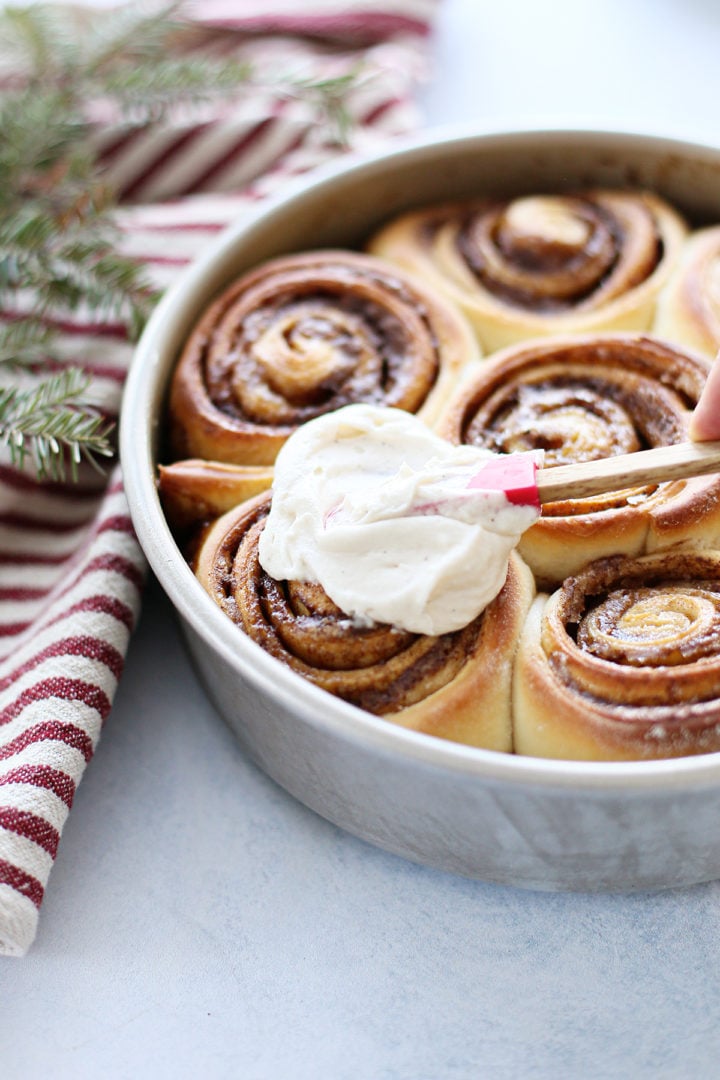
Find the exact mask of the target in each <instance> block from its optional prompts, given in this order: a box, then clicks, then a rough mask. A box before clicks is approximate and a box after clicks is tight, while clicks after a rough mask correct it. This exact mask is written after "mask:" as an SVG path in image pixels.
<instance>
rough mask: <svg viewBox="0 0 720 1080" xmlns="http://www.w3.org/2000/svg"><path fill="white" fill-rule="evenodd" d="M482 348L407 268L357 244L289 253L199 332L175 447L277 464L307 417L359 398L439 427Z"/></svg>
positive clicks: (253, 277) (184, 365)
mask: <svg viewBox="0 0 720 1080" xmlns="http://www.w3.org/2000/svg"><path fill="white" fill-rule="evenodd" d="M477 356H478V348H477V345H476V343H475V340H474V338H473V335H472V332H471V330H470V328H469V326H467V324H466V323H465V321H464V319H463V318H462V316H461V315H459V313H457V312H456V311H455V310H454V309H453V308H452V306H451V305H450V304H448V303H447V302H446V301H444V300H442V299H437V298H435V297H434V296H432V295H431V294H430V292H429V291H427V290H426V289H425V288H424V286H422V285H419V284H416V283H415V282H413V281H412V280H411V279H410V278H409V277H408V276H407V275H406V274H404V273H403V272H401V271H400V270H397V269H396V268H394V267H391V266H389V265H388V264H386V263H383V262H382V261H380V260H377V259H374V258H371V257H369V256H366V255H359V254H355V253H351V252H345V251H317V252H311V253H307V254H301V255H290V256H287V257H281V258H278V259H275V260H273V261H271V262H268V263H265V264H264V265H262V266H260V267H259V268H257V269H256V270H254V271H252V272H250V273H248V274H246V275H244V276H243V277H242V278H240V280H239V281H236V282H235V283H234V284H233V285H231V286H230V287H229V288H228V289H226V290H225V292H223V293H222V295H221V296H220V297H218V298H217V299H216V300H215V302H214V303H213V304H211V306H210V307H209V308H208V310H207V311H206V312H205V314H204V315H203V317H202V318H201V319H200V321H199V323H198V324H197V326H196V327H195V329H194V330H193V332H192V333H191V335H190V337H189V339H188V341H187V344H186V345H185V348H184V350H183V352H182V355H181V357H180V360H179V363H178V365H177V368H176V371H175V374H174V377H173V380H172V384H171V390H170V398H169V408H168V418H169V435H170V444H171V455H172V456H173V457H174V458H195V457H198V458H206V459H208V460H211V461H224V462H230V463H235V464H240V465H269V464H272V462H273V461H274V459H275V457H276V455H277V452H278V450H279V449H280V447H281V445H282V444H283V443H284V442H285V440H286V439H287V438H288V436H289V435H290V434H291V433H292V432H293V431H294V430H295V428H296V427H297V426H298V425H299V424H302V423H304V422H305V421H306V420H310V419H312V418H313V417H316V416H319V415H320V414H321V413H325V412H330V411H331V410H334V409H337V408H340V407H341V406H342V405H347V404H350V403H354V402H372V403H374V404H378V405H382V404H385V405H392V406H395V407H397V408H401V409H406V410H408V411H409V412H416V413H418V414H419V415H420V416H422V418H423V419H424V420H425V421H426V423H428V424H430V425H432V423H433V422H434V421H435V419H436V417H437V415H438V412H439V410H440V408H441V406H442V405H443V403H444V402H445V400H446V398H447V396H448V394H449V392H450V389H451V387H452V386H453V385H454V382H455V380H456V377H457V375H458V373H459V371H460V370H461V368H463V366H464V365H465V364H466V363H467V362H468V361H469V360H472V359H474V358H476V357H477Z"/></svg>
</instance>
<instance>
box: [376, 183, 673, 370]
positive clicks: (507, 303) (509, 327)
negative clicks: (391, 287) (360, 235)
mask: <svg viewBox="0 0 720 1080" xmlns="http://www.w3.org/2000/svg"><path fill="white" fill-rule="evenodd" d="M686 232H687V227H686V224H685V222H684V221H683V220H682V218H681V217H680V216H679V215H678V214H677V213H676V212H675V211H674V210H673V208H672V207H671V206H670V205H669V204H668V203H666V202H665V201H664V200H663V199H660V198H658V197H657V196H656V195H654V194H652V193H650V192H645V191H629V190H627V191H622V190H614V189H601V188H593V189H589V190H584V191H576V192H556V193H547V194H545V193H538V194H531V195H526V196H519V197H516V198H508V199H480V200H475V201H472V202H458V203H450V204H446V205H441V206H435V207H428V208H425V209H421V210H417V211H411V212H409V213H406V214H404V215H401V216H400V217H399V218H396V219H395V220H394V221H391V222H390V223H389V224H387V225H386V226H384V227H383V228H382V229H381V230H380V231H379V232H378V233H377V234H376V235H375V236H374V237H372V239H371V240H370V242H369V245H368V249H369V250H370V251H372V252H374V253H375V254H377V255H382V256H384V257H385V258H387V259H389V260H390V261H392V262H395V263H397V264H398V265H400V266H403V267H405V268H406V269H409V270H413V271H414V272H416V273H417V274H419V275H420V276H421V277H422V278H423V279H424V280H425V281H427V282H428V283H432V284H433V285H434V286H435V287H436V288H438V289H440V290H441V291H444V292H445V293H446V294H447V295H448V296H450V297H451V298H452V299H453V300H454V301H455V302H456V303H457V304H458V305H459V306H460V307H461V308H462V310H463V311H464V312H465V314H466V315H467V316H468V318H469V319H470V321H471V322H472V324H473V326H474V328H475V331H476V333H477V335H478V337H479V340H480V341H481V342H482V343H483V347H484V348H485V349H486V350H488V351H494V350H495V349H498V348H502V347H504V346H506V345H508V344H511V343H512V342H515V341H522V340H523V339H526V338H529V337H535V336H538V335H540V334H546V333H572V332H578V333H579V332H583V331H589V330H602V329H609V330H610V329H617V330H621V329H638V330H641V329H647V328H649V327H650V325H651V322H652V318H653V314H654V309H655V299H656V296H657V292H658V290H659V289H660V288H661V286H662V285H663V283H664V282H665V281H666V279H667V276H668V274H669V272H670V270H671V269H672V267H673V266H674V264H675V262H676V260H677V254H678V251H679V249H680V246H681V244H682V242H683V240H684V237H685V235H686Z"/></svg>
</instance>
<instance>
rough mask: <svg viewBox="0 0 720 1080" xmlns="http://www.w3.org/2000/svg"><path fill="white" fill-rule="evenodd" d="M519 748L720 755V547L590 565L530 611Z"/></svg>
mask: <svg viewBox="0 0 720 1080" xmlns="http://www.w3.org/2000/svg"><path fill="white" fill-rule="evenodd" d="M513 702H514V721H513V722H514V731H515V748H516V750H517V752H518V753H521V754H531V755H535V756H537V757H554V758H569V759H593V760H598V761H604V760H637V759H643V758H668V757H680V756H684V755H688V754H702V753H708V752H710V751H716V750H720V551H705V552H700V551H693V550H689V549H688V550H682V549H681V550H677V551H673V552H663V553H655V554H653V555H645V556H643V557H641V558H638V559H627V558H625V557H622V556H619V557H614V558H609V559H604V560H600V561H598V562H595V563H592V564H590V565H589V566H588V567H586V568H585V569H584V570H583V571H582V572H581V573H580V574H578V575H576V576H574V577H570V578H569V579H568V580H567V581H565V583H564V584H563V585H562V587H561V588H560V589H558V590H557V591H556V592H555V593H554V594H553V595H552V596H550V597H547V596H540V597H538V598H537V600H536V601H535V603H534V604H533V606H532V608H531V611H530V614H529V616H528V620H527V623H526V626H525V630H524V632H523V635H522V638H521V644H520V647H519V650H518V657H517V664H516V668H515V675H514V687H513Z"/></svg>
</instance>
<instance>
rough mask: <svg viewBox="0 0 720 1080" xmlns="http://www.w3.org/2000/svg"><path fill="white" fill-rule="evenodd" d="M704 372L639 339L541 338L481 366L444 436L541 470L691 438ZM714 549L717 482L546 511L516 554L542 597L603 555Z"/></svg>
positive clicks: (701, 363)
mask: <svg viewBox="0 0 720 1080" xmlns="http://www.w3.org/2000/svg"><path fill="white" fill-rule="evenodd" d="M708 370H709V363H708V361H707V360H706V359H705V358H704V357H701V356H700V355H699V354H694V353H690V352H688V351H685V350H683V349H681V348H679V347H678V348H675V347H674V346H673V345H671V344H670V343H668V342H664V341H661V340H660V339H657V338H654V337H651V336H649V335H641V334H603V335H600V334H599V335H596V336H593V337H589V336H577V337H566V338H552V339H548V340H540V341H538V340H536V341H534V342H529V343H528V344H527V345H524V346H517V347H515V348H511V349H507V350H504V351H502V352H499V353H497V354H496V355H495V356H494V357H491V358H490V359H489V360H487V361H486V362H485V363H484V364H483V365H482V367H481V368H480V370H479V371H478V372H477V373H476V374H475V375H474V377H473V378H471V379H469V380H467V381H466V383H465V385H463V387H462V388H461V390H460V391H459V392H458V394H457V395H456V396H455V397H454V398H453V400H452V401H451V402H450V404H449V406H448V409H447V412H446V414H445V417H444V419H443V421H442V423H441V424H440V425H439V432H440V434H442V435H444V436H445V437H446V438H449V439H450V441H451V442H455V443H469V444H471V445H475V446H481V447H485V448H487V449H490V450H494V451H496V452H500V453H511V452H513V451H520V450H533V449H541V450H544V452H545V460H544V464H545V466H546V467H550V468H551V467H552V466H553V465H565V464H570V463H571V462H576V461H592V460H596V459H600V458H605V457H610V456H612V455H615V454H626V453H632V452H634V451H636V450H644V449H649V448H651V447H654V446H668V445H671V444H673V443H677V442H682V441H684V440H685V439H687V431H688V424H689V419H690V415H691V412H692V410H693V408H694V406H695V404H696V403H697V400H698V398H699V396H700V392H701V390H702V388H703V385H704V383H705V379H706V377H707V373H708ZM686 541H692V542H694V543H696V544H699V545H704V546H714V545H715V544H718V543H720V480H718V478H717V477H716V476H715V477H713V476H706V477H699V478H697V479H693V480H677V481H673V482H669V483H664V484H656V485H653V486H648V487H642V488H633V489H628V490H625V491H620V492H613V493H609V494H606V495H598V496H593V497H591V498H585V499H575V500H566V501H563V502H555V503H548V504H546V505H544V506H543V513H542V517H541V518H540V520H539V521H538V522H537V523H536V524H535V525H533V526H532V527H531V528H530V529H529V530H528V531H527V532H526V533H525V534H524V535H523V537H522V539H521V541H520V545H519V549H518V550H519V551H520V554H521V555H522V556H523V558H524V559H525V561H526V562H527V563H528V564H529V566H530V568H531V569H532V570H533V572H534V573H535V575H536V577H537V579H538V581H539V583H540V585H541V586H542V587H546V588H547V587H554V586H555V585H557V584H559V583H560V582H561V581H562V580H563V579H564V578H565V577H567V575H568V574H573V573H576V572H577V571H578V570H579V569H580V568H581V567H582V566H583V565H584V564H585V563H587V562H590V561H591V560H593V559H596V558H600V557H602V556H605V555H612V554H625V555H639V554H642V553H645V552H650V551H653V550H656V549H661V548H667V547H670V546H672V545H674V544H678V543H681V542H686Z"/></svg>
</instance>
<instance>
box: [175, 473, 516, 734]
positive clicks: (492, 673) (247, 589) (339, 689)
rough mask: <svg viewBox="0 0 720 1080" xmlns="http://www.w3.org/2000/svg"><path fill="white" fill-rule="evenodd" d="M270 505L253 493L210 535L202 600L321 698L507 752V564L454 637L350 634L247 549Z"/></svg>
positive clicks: (353, 625)
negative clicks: (323, 693) (488, 598)
mask: <svg viewBox="0 0 720 1080" xmlns="http://www.w3.org/2000/svg"><path fill="white" fill-rule="evenodd" d="M269 507H270V496H269V494H268V495H263V496H259V497H258V498H256V499H253V500H252V501H250V502H246V503H245V504H243V505H242V506H239V507H236V508H235V509H234V510H231V511H229V512H228V513H227V514H225V515H224V516H223V517H222V518H220V519H218V521H217V522H215V523H214V524H213V525H212V526H211V527H209V528H208V529H207V530H206V532H205V535H204V537H203V538H202V540H201V542H200V544H199V547H198V550H197V553H196V557H195V564H194V570H195V573H196V575H197V577H198V578H199V580H200V582H201V583H202V585H203V587H204V588H205V590H206V591H207V592H208V593H209V594H210V596H212V598H213V599H214V600H215V602H216V603H217V604H218V605H219V606H220V607H221V608H222V610H223V611H224V612H225V613H226V614H227V615H228V616H229V617H230V618H231V619H232V621H233V622H234V623H235V624H236V625H237V626H238V627H240V629H242V630H243V631H244V632H245V634H247V636H248V637H250V638H251V639H252V640H253V641H254V642H256V644H258V645H260V646H261V647H262V648H263V649H265V651H266V652H268V653H269V654H270V655H271V656H274V657H275V658H276V659H278V660H280V661H281V662H282V663H283V664H285V665H286V666H287V667H289V668H291V669H292V670H293V671H294V672H296V673H297V674H299V675H302V676H303V677H304V678H305V679H308V680H309V681H310V682H312V683H314V684H315V685H316V686H319V687H321V688H322V689H323V690H327V691H328V692H329V693H331V694H334V695H335V696H337V697H339V698H342V699H343V700H345V701H348V702H350V703H351V704H353V705H356V706H359V707H360V708H362V709H365V710H366V711H368V712H371V713H374V714H376V715H378V716H387V717H388V718H389V719H391V720H392V721H394V722H395V723H397V724H399V725H402V726H404V727H407V728H411V729H413V730H415V731H422V732H425V733H426V734H430V735H436V736H439V737H442V738H447V739H452V740H454V741H457V742H464V743H469V744H472V745H475V746H484V747H487V748H490V749H495V750H504V751H509V750H511V749H512V732H511V726H510V680H511V675H512V658H513V656H514V655H515V649H516V647H517V641H518V637H519V635H520V631H521V629H522V625H523V622H524V619H525V615H526V613H527V610H528V608H529V606H530V603H531V601H532V597H533V595H534V586H533V582H532V577H531V575H530V572H529V570H528V569H527V567H526V566H524V564H523V563H522V561H521V560H520V559H519V558H518V557H517V556H515V555H513V556H512V558H511V560H510V566H509V569H508V577H507V580H506V582H505V585H504V587H503V589H502V590H501V592H500V593H499V595H498V596H497V597H496V598H495V600H493V602H492V603H491V604H490V605H489V607H487V608H486V609H485V611H484V612H483V613H482V614H480V615H479V616H478V617H477V618H476V619H474V620H473V621H472V622H471V623H470V624H469V625H468V626H466V627H464V628H463V629H462V630H457V631H455V632H452V633H448V634H442V635H440V636H437V637H432V636H428V635H423V634H414V633H410V632H408V631H405V630H401V629H397V628H396V627H393V626H388V625H382V624H373V625H370V626H363V625H360V624H359V623H358V622H357V621H354V620H353V619H351V618H349V617H348V616H347V615H345V614H343V612H342V611H340V610H339V609H338V607H337V606H336V605H335V604H334V603H333V602H332V600H331V599H330V598H329V597H328V596H327V594H326V593H325V591H324V590H323V589H322V587H321V586H320V585H316V584H311V583H307V582H296V581H292V582H290V581H275V580H274V579H273V578H271V577H270V576H269V575H268V574H267V573H266V572H265V571H264V570H263V568H262V566H261V565H260V561H259V557H258V544H259V539H260V535H261V533H262V530H263V528H264V525H265V519H266V516H267V513H268V511H269Z"/></svg>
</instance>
